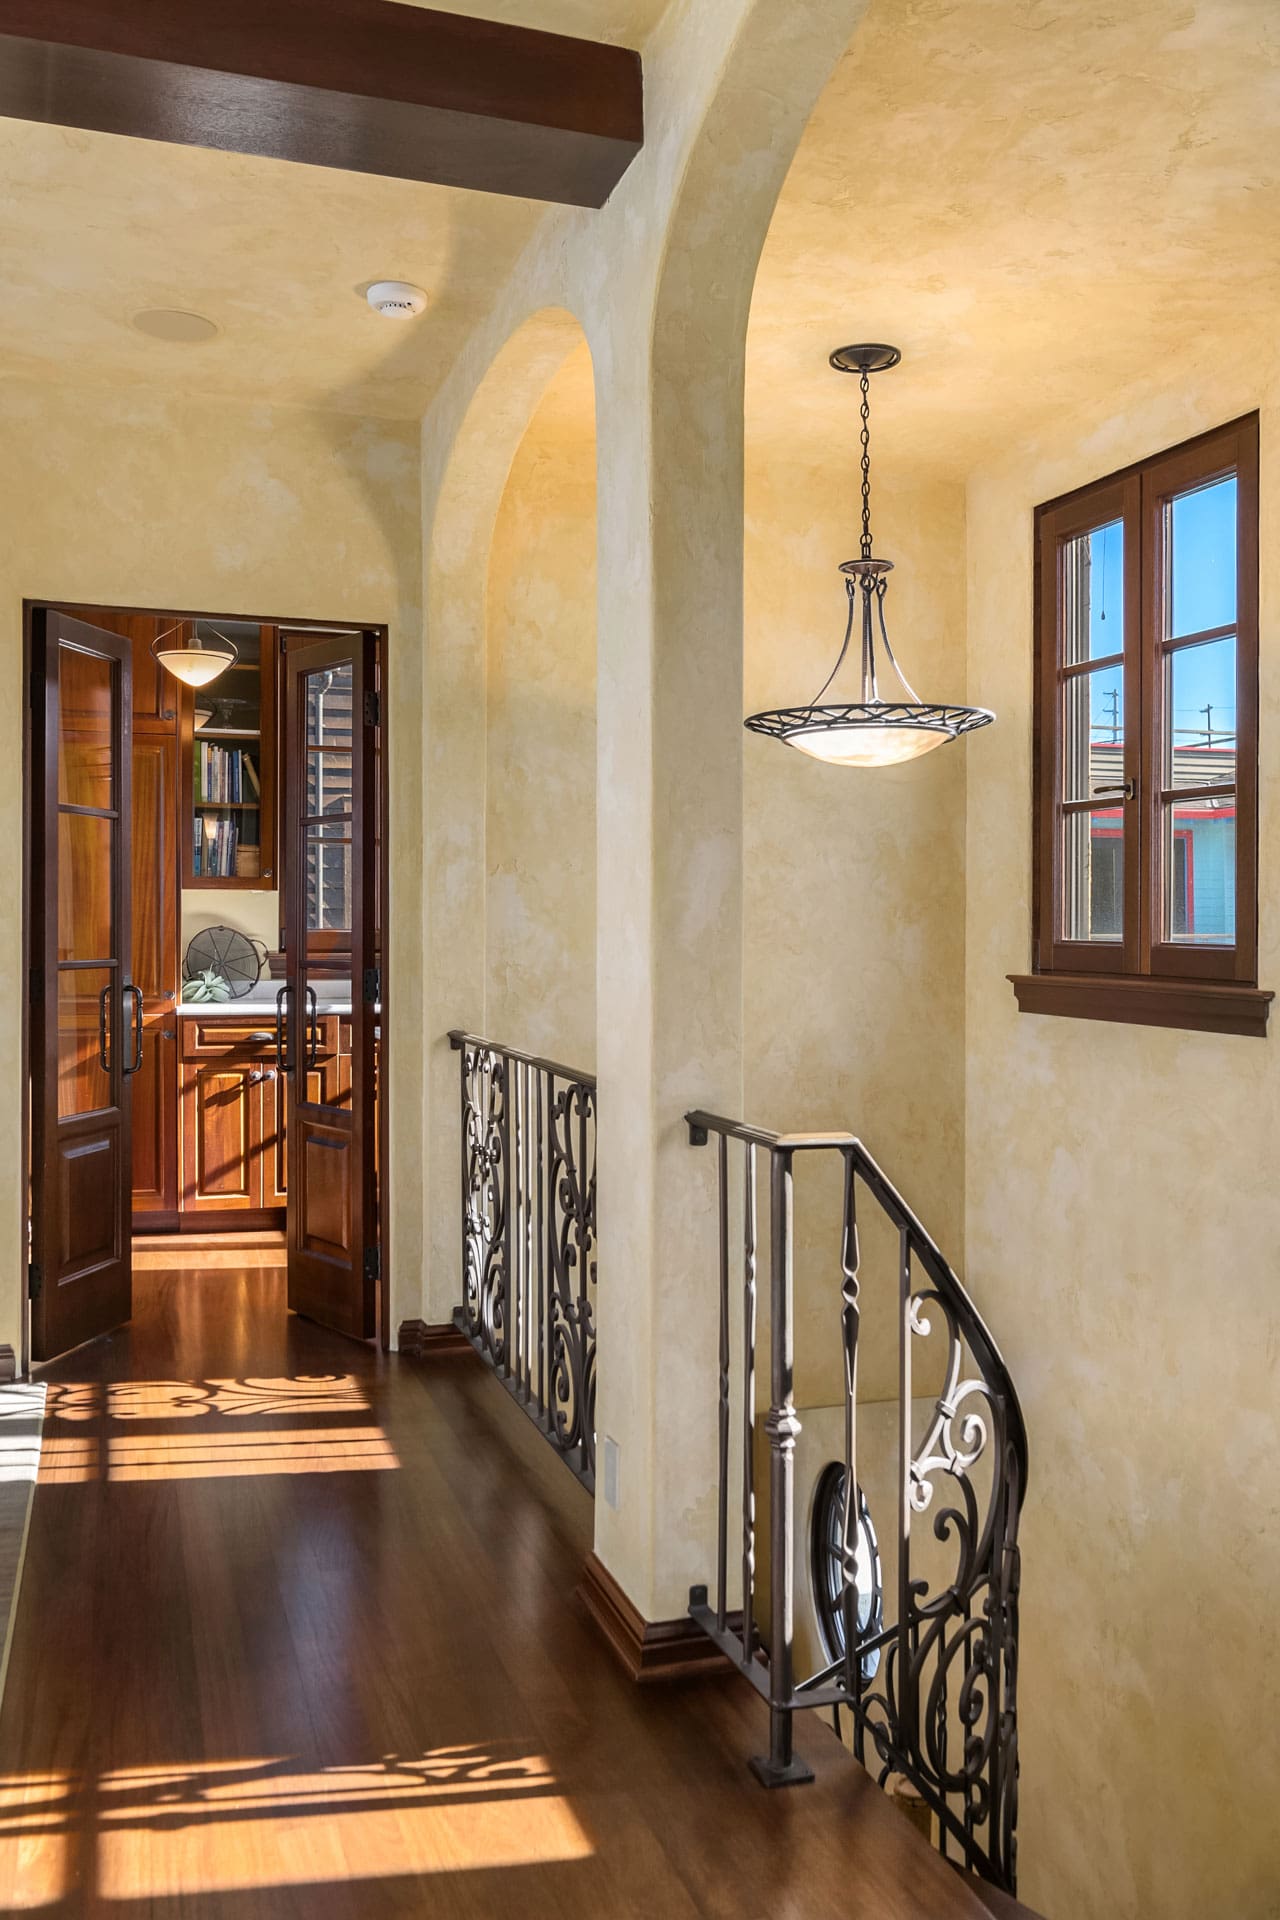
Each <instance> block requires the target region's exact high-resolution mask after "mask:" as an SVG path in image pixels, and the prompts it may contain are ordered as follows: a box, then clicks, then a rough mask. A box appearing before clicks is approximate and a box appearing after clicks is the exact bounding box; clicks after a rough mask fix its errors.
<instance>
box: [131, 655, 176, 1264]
mask: <svg viewBox="0 0 1280 1920" xmlns="http://www.w3.org/2000/svg"><path fill="white" fill-rule="evenodd" d="M137 657H138V655H137V648H136V647H135V650H134V661H135V669H136V662H137ZM149 657H150V656H149V655H148V658H149ZM151 664H152V665H153V666H154V665H155V662H154V661H152V663H151ZM132 764H133V833H132V837H131V847H132V852H131V860H132V868H133V874H132V878H133V941H132V947H133V979H134V983H135V985H137V986H138V987H140V988H141V990H142V995H143V1052H142V1064H141V1067H140V1068H139V1070H138V1074H137V1077H136V1078H135V1080H134V1090H133V1211H134V1214H135V1216H137V1217H138V1218H139V1219H147V1216H156V1217H155V1218H154V1219H147V1224H148V1226H150V1227H152V1228H155V1229H158V1228H160V1227H161V1226H176V1225H177V1214H178V1130H179V1129H178V1047H177V1025H176V1018H175V1005H176V1001H177V993H178V852H177V833H176V830H175V829H176V821H177V794H176V787H177V779H178V740H177V734H176V732H175V731H174V730H173V729H172V728H170V729H169V730H168V731H167V732H163V731H162V732H158V733H156V734H155V735H152V736H145V737H143V738H141V739H138V738H136V737H135V739H134V743H133V760H132ZM161 1216H162V1217H161Z"/></svg>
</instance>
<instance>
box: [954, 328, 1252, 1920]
mask: <svg viewBox="0 0 1280 1920" xmlns="http://www.w3.org/2000/svg"><path fill="white" fill-rule="evenodd" d="M1277 373H1278V368H1277V361H1276V354H1275V350H1274V347H1268V346H1263V347H1262V348H1261V349H1259V350H1257V351H1252V350H1251V351H1245V350H1244V345H1243V343H1242V342H1241V341H1240V340H1239V339H1234V340H1231V341H1225V340H1217V341H1214V340H1212V339H1205V340H1203V341H1201V342H1199V343H1197V346H1196V349H1195V353H1194V357H1190V358H1189V359H1188V361H1187V362H1186V363H1184V364H1182V365H1173V366H1162V367H1161V368H1160V369H1159V375H1158V380H1157V378H1156V377H1153V378H1152V379H1151V380H1150V381H1149V383H1148V385H1147V387H1146V388H1144V390H1142V391H1137V392H1135V391H1132V390H1131V391H1130V392H1129V393H1128V394H1127V395H1126V396H1125V398H1124V404H1123V407H1122V408H1121V407H1119V406H1118V405H1117V402H1116V399H1115V397H1112V398H1110V399H1108V400H1106V401H1100V402H1097V403H1095V404H1093V405H1090V406H1089V407H1088V408H1087V409H1083V410H1082V411H1081V412H1080V413H1079V414H1078V416H1077V417H1076V418H1075V419H1074V420H1071V419H1064V420H1063V421H1061V422H1060V423H1059V426H1058V429H1057V430H1056V431H1055V432H1054V433H1053V434H1052V435H1051V436H1050V435H1046V436H1045V437H1043V438H1041V439H1038V440H1036V441H1034V442H1031V443H1029V444H1027V445H1025V446H1024V447H1022V448H1021V449H1020V450H1019V451H1018V452H1017V453H1016V454H1011V455H1010V456H1009V457H1008V458H1007V459H1005V460H1004V461H1003V462H1002V463H1001V464H1000V465H999V466H998V467H996V468H993V469H991V470H988V471H985V472H983V473H981V474H979V475H978V476H976V477H975V478H974V480H973V482H972V484H971V486H970V489H969V494H968V524H969V635H970V640H969V693H970V697H971V698H973V699H976V700H980V701H982V702H983V703H985V704H988V705H991V706H994V707H995V708H996V709H997V710H998V712H999V716H1000V717H999V724H998V726H996V727H994V728H992V729H991V731H990V734H989V736H987V738H986V739H984V740H983V741H982V742H981V743H979V742H974V743H972V744H971V746H970V748H969V750H968V751H969V759H968V780H969V810H968V862H967V868H968V876H969V893H968V935H967V938H968V987H967V1022H968V1033H967V1042H968V1100H967V1154H968V1174H967V1228H968V1281H969V1284H970V1287H971V1289H972V1291H973V1294H974V1297H975V1299H976V1300H977V1302H978V1304H979V1306H980V1308H981V1309H982V1310H983V1312H984V1313H985V1314H986V1316H987V1319H988V1321H989V1324H990V1325H991V1327H992V1328H993V1330H994V1332H995V1334H996V1337H997V1339H998V1340H999V1341H1000V1343H1001V1346H1002V1348H1003V1350H1004V1352H1005V1355H1006V1357H1007V1359H1008V1361H1009V1363H1010V1366H1011V1368H1012V1371H1013V1376H1014V1379H1015V1380H1016V1381H1017V1383H1018V1386H1019V1389H1020V1392H1021V1396H1022V1400H1023V1406H1024V1409H1025V1413H1026V1417H1027V1424H1028V1428H1029V1433H1030V1446H1031V1484H1030V1494H1029V1504H1028V1507H1027V1511H1026V1516H1025V1525H1024V1531H1023V1562H1022V1565H1023V1604H1022V1665H1021V1675H1020V1690H1019V1711H1020V1719H1021V1756H1022V1791H1021V1858H1022V1862H1023V1869H1024V1872H1023V1883H1022V1884H1023V1889H1024V1892H1025V1897H1026V1898H1027V1899H1028V1901H1029V1902H1030V1904H1031V1905H1032V1906H1033V1907H1035V1908H1037V1909H1039V1910H1043V1911H1044V1912H1045V1913H1046V1914H1048V1915H1050V1916H1051V1920H1150V1917H1151V1916H1155V1915H1159V1916H1160V1920H1191V1916H1193V1915H1197V1916H1198V1915H1202V1914H1209V1913H1213V1914H1223V1915H1226V1914H1230V1915H1231V1916H1232V1920H1263V1916H1264V1915H1265V1916H1268V1917H1269V1916H1274V1915H1275V1913H1276V1912H1277V1911H1278V1910H1280V1909H1278V1902H1280V1848H1278V1847H1277V1840H1276V1813H1275V1798H1276V1788H1277V1782H1278V1781H1280V1739H1278V1736H1277V1733H1276V1722H1275V1704H1276V1700H1277V1698H1278V1697H1280V1654H1278V1653H1277V1644H1276V1636H1275V1634H1274V1632H1273V1631H1272V1626H1271V1622H1272V1618H1273V1615H1274V1611H1275V1605H1276V1595H1277V1593H1280V1502H1278V1499H1277V1478H1276V1472H1275V1462H1276V1458H1277V1454H1278V1453H1280V1393H1278V1392H1277V1385H1278V1382H1277V1355H1278V1354H1280V1291H1278V1289H1277V1284H1276V1280H1277V1252H1276V1249H1277V1246H1278V1245H1280V1180H1277V1159H1276V1143H1277V1140H1278V1139H1280V1053H1278V1052H1277V1048H1278V1047H1280V1034H1277V1033H1276V1032H1274V1031H1273V1033H1272V1035H1271V1037H1270V1038H1269V1039H1268V1040H1266V1041H1257V1040H1243V1039H1234V1038H1226V1037H1223V1038H1219V1037H1214V1036H1210V1035H1206V1034H1190V1033H1176V1032H1160V1031H1156V1030H1152V1029H1148V1028H1143V1027H1125V1026H1110V1025H1100V1024H1091V1023H1088V1022H1081V1021H1073V1020H1065V1019H1049V1018H1044V1017H1039V1016H1031V1015H1026V1014H1019V1013H1017V1012H1016V1011H1015V1007H1014V1000H1013V993H1012V990H1011V989H1010V987H1009V985H1008V984H1007V982H1006V980H1005V977H1004V976H1005V975H1006V973H1009V972H1011V971H1018V970H1025V969H1026V967H1027V965H1028V963H1029V959H1030V868H1031V851H1030V850H1031V827H1030V792H1031V784H1030V783H1031V714H1030V700H1031V661H1032V652H1031V628H1032V540H1031V514H1032V509H1033V508H1034V506H1035V505H1036V503H1037V502H1038V501H1041V500H1044V499H1047V498H1051V497H1053V496H1054V495H1055V494H1057V493H1059V492H1061V491H1063V490H1064V489H1066V488H1069V487H1072V486H1075V485H1077V484H1080V483H1082V482H1084V481H1087V480H1090V479H1092V478H1095V477H1096V476H1098V475H1101V474H1104V473H1107V472H1110V471H1112V470H1113V469H1115V468H1117V467H1119V466H1121V465H1123V464H1124V463H1126V462H1128V461H1130V460H1133V459H1136V458H1139V457H1141V456H1144V455H1147V454H1150V453H1154V452H1157V451H1158V450H1160V449H1161V448H1163V447H1166V446H1170V445H1173V444H1175V443H1176V442H1178V441H1179V440H1181V439H1184V438H1186V437H1187V436H1189V435H1191V434H1194V433H1197V432H1199V431H1201V430H1203V429H1205V428H1207V427H1210V426H1213V425H1215V424H1217V423H1219V422H1221V421H1224V420H1227V419H1230V418H1232V417H1234V416H1235V415H1238V414H1240V413H1242V412H1244V411H1245V410H1247V409H1248V408H1249V407H1251V406H1253V405H1256V404H1258V402H1259V400H1261V403H1262V540H1261V550H1262V602H1261V619H1262V627H1261V656H1262V663H1261V754H1262V779H1261V951H1260V961H1259V965H1260V980H1261V984H1262V985H1263V986H1264V987H1277V986H1280V846H1278V844H1277V839H1276V829H1277V821H1278V820H1280V561H1278V560H1277V557H1276V556H1277V553H1278V551H1280V481H1278V480H1277V473H1276V466H1275V461H1274V458H1273V457H1272V455H1273V454H1274V450H1275V447H1276V445H1277V443H1278V438H1280V379H1278V378H1277Z"/></svg>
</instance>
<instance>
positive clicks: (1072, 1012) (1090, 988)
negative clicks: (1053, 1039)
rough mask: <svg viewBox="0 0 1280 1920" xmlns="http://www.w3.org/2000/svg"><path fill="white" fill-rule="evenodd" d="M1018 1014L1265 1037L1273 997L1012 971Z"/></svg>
mask: <svg viewBox="0 0 1280 1920" xmlns="http://www.w3.org/2000/svg"><path fill="white" fill-rule="evenodd" d="M1007 977H1008V979H1009V980H1010V981H1011V982H1012V985H1013V991H1014V993H1015V994H1016V996H1017V1000H1018V1011H1019V1012H1020V1013H1047V1014H1059V1015H1062V1016H1064V1017H1065V1018H1067V1019H1070V1020H1118V1021H1122V1022H1123V1023H1124V1024H1125V1025H1127V1026H1133V1027H1182V1028H1184V1029H1185V1030H1186V1031H1187V1032H1189V1033H1238V1034H1244V1035H1246V1036H1247V1037H1249V1038H1251V1039H1254V1040H1265V1039H1266V1037H1267V1015H1268V1014H1269V1013H1270V1011H1271V1002H1272V1000H1273V999H1274V998H1275V995H1274V994H1271V993H1268V992H1266V991H1265V990H1264V989H1263V988H1261V987H1241V986H1217V985H1210V984H1209V983H1208V982H1206V983H1204V984H1203V985H1200V984H1197V983H1196V982H1194V981H1188V980H1135V979H1128V978H1123V977H1120V976H1117V975H1114V974H1105V973H1092V974H1090V973H1011V974H1009V975H1008V976H1007Z"/></svg>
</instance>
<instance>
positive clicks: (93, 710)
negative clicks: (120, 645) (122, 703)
mask: <svg viewBox="0 0 1280 1920" xmlns="http://www.w3.org/2000/svg"><path fill="white" fill-rule="evenodd" d="M112 671H113V669H112V663H111V661H110V660H104V659H103V658H102V657H101V656H100V655H98V654H91V653H81V652H79V651H78V650H77V649H76V648H75V647H63V649H62V651H61V655H60V657H59V663H58V674H59V679H60V682H61V685H60V689H59V705H58V803H59V805H60V806H64V807H100V808H102V809H103V810H104V811H106V810H108V809H110V808H112V807H114V806H115V780H114V776H113V772H112V757H111V716H112V704H111V703H112V690H111V676H112Z"/></svg>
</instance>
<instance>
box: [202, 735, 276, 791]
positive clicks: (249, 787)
mask: <svg viewBox="0 0 1280 1920" xmlns="http://www.w3.org/2000/svg"><path fill="white" fill-rule="evenodd" d="M193 758H194V768H195V797H196V805H197V806H202V807H207V806H228V805H230V806H240V805H249V806H256V805H257V804H258V802H259V800H260V799H261V797H262V782H261V780H260V779H259V776H258V768H257V763H256V761H255V759H254V757H253V754H252V753H251V752H250V751H249V750H248V749H246V748H244V747H220V746H217V745H216V744H215V743H214V742H213V741H212V740H198V741H197V742H196V749H195V754H194V756H193Z"/></svg>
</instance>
